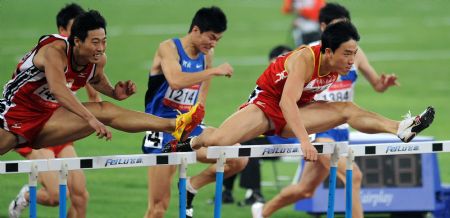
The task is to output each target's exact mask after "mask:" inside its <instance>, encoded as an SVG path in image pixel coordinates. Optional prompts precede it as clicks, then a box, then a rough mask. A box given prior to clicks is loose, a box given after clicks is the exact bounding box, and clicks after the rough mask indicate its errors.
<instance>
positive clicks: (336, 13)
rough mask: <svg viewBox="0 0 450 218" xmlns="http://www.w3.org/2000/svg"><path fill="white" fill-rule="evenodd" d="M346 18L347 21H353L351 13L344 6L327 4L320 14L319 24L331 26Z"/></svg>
mask: <svg viewBox="0 0 450 218" xmlns="http://www.w3.org/2000/svg"><path fill="white" fill-rule="evenodd" d="M342 18H345V19H346V20H347V21H351V18H350V12H349V11H348V10H347V9H346V8H345V7H344V6H342V5H340V4H338V3H327V4H326V5H325V6H324V7H323V8H322V9H320V12H319V22H320V23H325V24H326V25H328V24H330V22H331V21H333V20H335V19H342Z"/></svg>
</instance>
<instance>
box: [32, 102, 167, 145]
mask: <svg viewBox="0 0 450 218" xmlns="http://www.w3.org/2000/svg"><path fill="white" fill-rule="evenodd" d="M84 105H85V106H86V108H87V109H88V110H89V111H90V112H91V113H92V114H93V115H94V116H95V117H96V118H97V119H98V120H99V121H100V122H102V123H104V124H105V125H108V126H111V127H112V128H114V129H118V130H122V131H125V132H143V131H147V130H155V131H165V132H172V131H174V130H175V119H164V118H160V117H157V116H154V115H150V114H146V113H142V112H138V111H132V110H127V109H124V108H121V107H118V106H116V105H114V104H112V103H109V102H90V103H84ZM93 132H94V130H93V129H92V128H91V127H90V126H89V124H88V123H87V122H86V121H85V120H83V119H82V118H81V117H79V116H78V115H76V114H74V113H72V112H70V111H68V110H67V109H65V108H63V107H60V108H58V109H57V110H56V111H55V112H54V113H53V115H52V117H51V118H50V119H49V120H48V121H47V123H46V124H45V126H44V128H43V129H42V131H41V132H40V133H39V136H38V138H37V139H36V142H35V145H36V146H47V145H55V144H63V143H65V142H67V141H75V140H77V139H80V138H83V137H86V136H88V135H90V134H92V133H93Z"/></svg>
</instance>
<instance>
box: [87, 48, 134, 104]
mask: <svg viewBox="0 0 450 218" xmlns="http://www.w3.org/2000/svg"><path fill="white" fill-rule="evenodd" d="M106 59H107V57H106V54H103V55H102V59H101V60H100V62H99V63H98V64H97V65H96V68H95V75H94V77H93V78H92V79H91V80H90V81H89V83H90V84H91V85H92V86H93V87H94V88H95V89H96V90H97V91H99V92H100V93H102V94H104V95H106V96H109V97H111V98H113V99H116V100H119V101H120V100H124V99H126V98H128V97H130V96H131V95H133V94H134V93H135V92H136V85H135V84H134V83H133V82H132V81H131V80H128V81H119V82H117V84H116V85H115V86H114V87H113V86H112V85H111V83H110V82H109V79H108V77H107V76H106V74H105V72H104V67H105V65H106Z"/></svg>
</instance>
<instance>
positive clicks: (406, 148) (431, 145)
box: [344, 141, 450, 156]
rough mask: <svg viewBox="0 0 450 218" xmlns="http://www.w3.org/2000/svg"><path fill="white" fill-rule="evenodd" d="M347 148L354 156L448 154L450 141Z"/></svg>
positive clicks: (363, 145)
mask: <svg viewBox="0 0 450 218" xmlns="http://www.w3.org/2000/svg"><path fill="white" fill-rule="evenodd" d="M349 147H350V148H351V149H352V150H353V152H354V155H355V156H374V155H399V154H423V153H441V152H450V141H430V142H410V143H380V144H361V145H351V146H349ZM344 156H346V154H344Z"/></svg>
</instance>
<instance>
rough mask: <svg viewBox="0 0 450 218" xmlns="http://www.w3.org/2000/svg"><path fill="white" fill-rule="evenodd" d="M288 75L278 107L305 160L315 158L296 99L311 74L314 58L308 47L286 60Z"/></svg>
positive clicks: (314, 151) (315, 153)
mask: <svg viewBox="0 0 450 218" xmlns="http://www.w3.org/2000/svg"><path fill="white" fill-rule="evenodd" d="M285 66H286V70H287V72H288V77H287V79H286V83H285V85H284V88H283V93H282V95H281V100H280V108H281V111H282V112H283V116H284V119H285V120H286V122H287V125H289V127H290V128H291V129H292V131H293V133H294V134H295V136H296V137H297V138H298V139H299V141H300V142H301V149H302V151H303V154H304V158H305V160H308V161H315V160H317V150H316V149H315V148H314V146H313V145H312V144H311V142H310V141H309V137H308V132H306V129H305V125H304V124H303V122H302V118H301V114H300V112H299V109H298V106H297V101H298V100H299V99H300V97H301V96H302V92H303V86H304V85H305V83H306V82H307V81H309V80H310V79H311V77H312V74H313V67H311V66H314V58H313V54H312V53H311V52H310V51H309V49H303V50H301V51H298V52H294V53H293V54H291V56H290V57H288V58H287V60H286V64H285Z"/></svg>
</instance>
